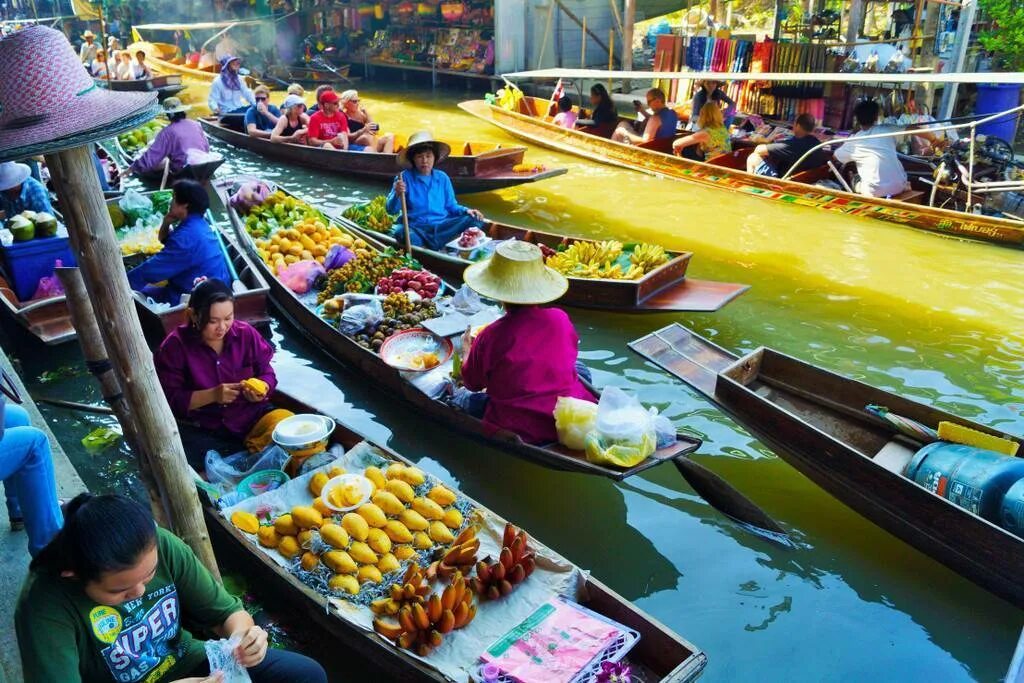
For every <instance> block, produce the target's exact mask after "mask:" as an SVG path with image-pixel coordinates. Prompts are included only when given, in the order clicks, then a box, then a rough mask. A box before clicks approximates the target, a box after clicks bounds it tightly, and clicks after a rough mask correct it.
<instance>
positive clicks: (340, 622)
mask: <svg viewBox="0 0 1024 683" xmlns="http://www.w3.org/2000/svg"><path fill="white" fill-rule="evenodd" d="M274 400H275V403H276V404H277V405H278V406H280V407H283V408H288V409H290V410H292V411H293V412H296V413H316V412H319V411H317V410H316V409H315V408H312V407H310V406H309V405H306V404H304V403H302V402H301V401H299V400H297V399H295V398H292V397H291V396H288V395H287V394H284V393H283V392H281V391H278V392H277V393H276V394H275V396H274ZM331 441H332V442H333V443H336V444H340V445H341V446H343V447H344V448H345V450H346V451H348V450H350V449H351V448H353V447H354V446H356V445H357V444H359V443H360V442H363V441H365V439H364V438H363V437H361V436H360V435H359V434H356V433H355V432H353V431H351V430H349V429H348V428H346V427H344V426H343V425H341V424H340V423H338V426H337V427H336V428H335V430H334V432H333V434H332V435H331ZM370 445H372V446H374V447H375V448H376V449H377V451H378V452H380V453H381V454H382V455H383V456H384V457H386V458H389V459H393V460H395V461H397V462H401V463H404V464H406V465H412V464H413V463H411V462H410V461H409V460H407V459H405V458H404V457H402V456H401V455H399V454H398V453H396V452H394V451H393V450H391V449H389V448H387V447H386V446H382V445H378V444H370ZM460 495H462V496H464V494H460ZM202 498H203V499H204V507H203V510H204V515H205V517H206V523H207V526H208V528H209V529H210V535H211V539H212V541H213V543H214V547H215V549H216V550H217V551H218V554H222V555H224V556H228V557H231V558H234V559H233V562H234V563H235V565H236V566H239V565H240V566H242V567H243V568H244V570H245V571H247V572H251V573H252V574H253V576H254V578H256V579H257V580H258V581H259V583H260V585H261V586H262V587H263V588H264V589H265V592H266V593H268V594H271V595H272V596H276V598H273V597H272V598H271V600H274V599H276V600H277V602H278V604H282V605H287V606H288V609H290V610H294V611H296V612H297V613H299V614H301V615H302V617H301V618H303V619H308V620H309V622H310V623H311V624H315V625H316V627H317V628H318V629H320V630H321V631H322V632H323V633H324V634H326V635H327V636H328V637H329V638H330V639H331V641H332V642H336V643H337V644H338V645H340V646H343V647H345V648H347V649H348V650H354V651H358V652H359V653H360V654H361V655H362V656H363V657H364V658H365V659H367V660H371V661H373V664H374V666H375V667H379V668H380V673H382V674H386V677H387V678H389V679H390V680H401V681H431V682H435V683H455V679H453V678H450V677H449V676H446V675H445V674H444V673H443V672H442V671H440V670H438V669H437V668H436V667H434V666H431V665H430V663H429V662H430V659H429V657H427V658H426V659H418V658H415V657H413V656H412V655H411V654H410V653H409V652H408V651H406V650H402V649H400V648H398V647H397V646H395V645H394V644H393V643H391V641H388V640H385V639H384V638H382V637H380V636H379V635H377V634H376V633H375V632H373V631H368V630H365V629H363V628H360V627H359V626H357V625H356V624H354V623H352V622H350V621H348V620H347V619H345V618H344V617H342V616H340V615H339V614H338V610H337V609H336V608H334V607H332V606H331V604H330V602H329V601H328V600H327V598H325V597H324V596H323V595H321V594H320V593H317V592H316V591H314V590H312V589H311V588H309V587H308V586H306V585H305V584H304V583H302V582H301V581H299V580H298V578H296V577H295V576H294V575H292V574H290V573H288V572H287V571H285V570H284V569H283V568H282V567H280V566H279V565H278V564H277V563H276V562H274V560H273V559H271V558H270V557H269V556H268V555H267V554H266V553H264V552H261V551H259V550H257V549H256V546H255V545H254V544H253V543H251V542H249V541H247V540H246V539H245V537H244V536H243V535H242V533H241V532H240V531H239V530H238V529H236V528H235V527H234V526H233V525H232V524H231V523H230V522H229V521H228V520H227V519H225V517H224V515H223V514H221V512H220V511H219V510H218V509H217V508H216V507H215V506H214V505H213V504H211V503H210V500H209V498H208V497H207V496H205V495H203V496H202ZM467 498H468V497H467ZM470 502H471V503H472V504H473V505H474V506H476V507H477V508H478V509H480V510H482V511H486V513H487V514H488V516H493V517H494V518H498V519H500V518H499V517H498V516H497V515H496V514H494V513H493V512H491V511H490V510H487V509H486V508H484V506H482V505H480V503H478V502H476V501H472V500H471V501H470ZM502 521H504V520H502ZM239 559H241V560H243V562H244V564H242V563H240V562H239ZM566 563H567V562H566ZM584 576H585V577H586V580H585V582H584V585H583V586H582V587H581V588H580V590H579V591H578V593H577V597H578V599H579V601H580V602H581V604H583V605H584V606H585V607H587V608H588V609H590V610H592V611H594V612H597V613H598V614H600V615H602V616H604V617H606V618H608V619H611V620H613V621H615V622H618V623H620V624H623V625H624V626H627V627H629V628H631V629H633V630H635V631H636V632H637V633H638V634H639V635H640V639H639V641H638V642H637V644H636V645H635V647H634V648H633V649H632V650H630V652H629V654H628V655H627V658H626V660H625V661H627V662H628V663H629V664H630V666H631V667H632V669H633V671H634V672H635V673H634V675H637V676H639V675H640V674H641V673H642V674H643V676H644V677H643V679H642V680H644V681H649V682H651V683H653V682H655V681H661V683H684V682H685V681H692V680H695V679H696V678H697V677H699V676H700V674H701V672H702V671H703V669H704V667H705V666H706V665H707V656H706V655H705V654H704V653H703V652H701V651H700V650H699V649H698V648H697V647H696V646H694V645H693V644H691V643H690V642H688V641H686V640H684V639H683V638H681V637H680V636H678V635H676V634H675V633H674V632H673V631H671V630H670V629H669V628H668V627H666V626H664V625H663V624H661V623H659V622H658V621H656V620H655V619H654V618H653V617H651V616H650V615H648V614H646V613H645V612H643V611H642V610H640V609H638V608H637V607H635V606H634V605H633V604H632V603H630V602H629V601H628V600H626V599H625V598H623V597H622V596H621V595H619V594H618V593H616V592H615V591H613V590H612V589H611V588H609V587H608V586H606V585H605V584H603V583H601V582H600V581H598V580H597V579H595V578H594V577H593V576H591V575H590V574H589V573H584ZM484 609H486V608H484ZM512 626H514V624H509V628H511V627H512ZM452 637H454V638H457V637H459V635H458V633H456V634H453V636H452ZM337 656H338V657H339V659H340V658H342V657H344V656H346V655H345V653H344V652H339V653H337ZM464 668H465V669H467V670H472V669H473V668H474V665H473V662H472V661H467V662H466V664H465V667H464ZM462 680H464V679H460V680H459V681H458V683H462Z"/></svg>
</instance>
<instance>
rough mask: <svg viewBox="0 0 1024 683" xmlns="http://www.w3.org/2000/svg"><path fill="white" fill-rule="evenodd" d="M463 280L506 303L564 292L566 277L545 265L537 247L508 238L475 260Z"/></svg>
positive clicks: (528, 301) (552, 297) (549, 298)
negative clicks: (478, 259)
mask: <svg viewBox="0 0 1024 683" xmlns="http://www.w3.org/2000/svg"><path fill="white" fill-rule="evenodd" d="M462 281H463V282H465V283H466V284H467V285H469V288H470V289H472V290H473V291H474V292H476V293H477V294H480V295H481V296H485V297H487V298H488V299H494V300H495V301H502V302H504V303H508V304H526V305H529V304H546V303H548V302H549V301H554V300H555V299H558V298H560V297H561V296H562V295H563V294H565V290H567V289H569V280H568V279H566V277H565V276H564V275H562V274H561V273H559V272H558V271H557V270H555V269H553V268H548V267H547V266H545V265H544V254H543V253H542V252H541V250H540V247H538V246H537V245H536V244H530V243H529V242H521V241H519V240H509V241H507V242H502V243H501V244H499V245H498V248H497V249H495V250H494V255H493V256H491V258H489V259H487V260H486V261H481V262H480V263H474V264H473V265H471V266H469V267H468V268H466V271H465V272H464V273H463V274H462Z"/></svg>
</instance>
